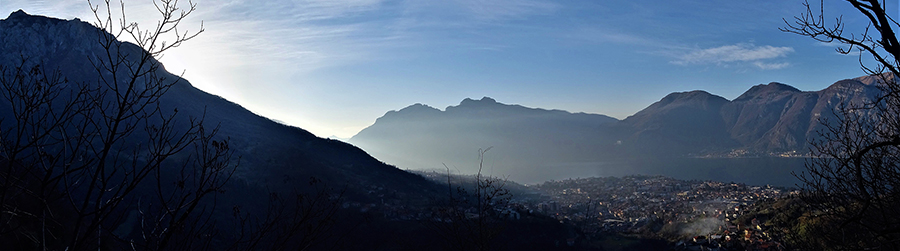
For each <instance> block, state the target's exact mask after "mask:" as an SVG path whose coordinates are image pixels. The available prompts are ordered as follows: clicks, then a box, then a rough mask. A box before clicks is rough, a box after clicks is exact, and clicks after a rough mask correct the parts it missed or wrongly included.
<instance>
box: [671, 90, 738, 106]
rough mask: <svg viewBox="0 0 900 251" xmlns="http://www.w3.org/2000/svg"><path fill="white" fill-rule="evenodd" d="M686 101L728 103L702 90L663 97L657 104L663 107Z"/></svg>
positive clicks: (674, 93) (675, 93)
mask: <svg viewBox="0 0 900 251" xmlns="http://www.w3.org/2000/svg"><path fill="white" fill-rule="evenodd" d="M688 101H704V102H708V101H718V102H720V103H721V102H728V99H725V98H723V97H721V96H718V95H714V94H711V93H709V92H706V91H702V90H695V91H687V92H673V93H670V94H669V95H666V96H665V97H663V98H662V99H661V100H660V101H659V102H657V103H658V104H660V105H665V104H669V103H682V102H688Z"/></svg>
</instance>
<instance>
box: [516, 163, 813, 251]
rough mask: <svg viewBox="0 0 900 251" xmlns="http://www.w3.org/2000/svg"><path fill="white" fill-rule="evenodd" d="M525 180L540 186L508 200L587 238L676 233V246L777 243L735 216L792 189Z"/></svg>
mask: <svg viewBox="0 0 900 251" xmlns="http://www.w3.org/2000/svg"><path fill="white" fill-rule="evenodd" d="M529 187H530V188H533V189H535V190H536V191H539V192H540V194H532V196H523V197H520V198H517V199H515V200H514V204H518V205H521V207H522V208H524V209H526V210H528V211H529V212H537V213H541V214H546V215H549V216H551V217H554V218H556V219H558V220H560V221H561V222H568V223H570V224H573V225H575V226H578V227H579V228H580V230H581V232H582V233H583V234H584V235H585V236H584V237H585V238H587V239H592V238H595V239H596V238H601V237H603V236H609V235H611V234H613V235H617V234H618V235H631V236H638V237H640V238H662V239H667V240H669V241H675V240H680V241H677V244H676V247H675V249H679V250H694V249H693V248H692V246H693V247H696V249H698V250H699V249H701V248H700V246H704V247H706V249H704V250H709V249H714V248H720V250H780V249H782V248H783V247H782V246H781V244H780V243H779V242H778V241H777V240H774V239H773V238H771V237H770V235H769V234H768V233H766V232H765V231H763V230H765V229H764V227H763V226H761V224H760V223H759V221H757V220H755V219H751V220H750V222H747V223H746V224H744V223H743V222H741V221H740V220H738V219H741V216H743V215H744V214H745V213H746V212H747V210H749V209H750V208H751V206H752V205H754V203H756V202H759V201H763V200H773V199H778V198H783V197H786V196H790V195H791V194H796V193H797V191H796V190H789V189H786V188H777V187H772V186H749V185H745V184H737V183H723V182H716V181H697V180H689V181H686V180H676V179H673V178H668V177H662V176H626V177H621V178H618V177H603V178H579V179H567V180H562V181H548V182H545V183H542V184H539V185H532V186H529ZM737 247H740V248H737Z"/></svg>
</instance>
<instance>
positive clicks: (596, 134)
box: [350, 76, 879, 181]
mask: <svg viewBox="0 0 900 251" xmlns="http://www.w3.org/2000/svg"><path fill="white" fill-rule="evenodd" d="M877 81H878V78H877V77H874V76H867V77H860V78H855V79H847V80H841V81H838V82H836V83H834V84H833V85H831V86H829V87H828V88H825V89H823V90H820V91H800V90H798V89H797V88H794V87H791V86H789V85H785V84H781V83H775V82H773V83H769V84H764V85H757V86H753V87H752V88H750V89H749V90H747V92H745V93H743V94H742V95H740V96H739V97H737V98H735V99H734V100H731V101H729V100H727V99H725V98H723V97H720V96H716V95H713V94H710V93H707V92H705V91H690V92H678V93H672V94H669V95H667V96H665V97H664V98H662V99H661V100H659V101H658V102H655V103H653V104H651V105H650V106H648V107H647V108H645V109H643V110H641V111H639V112H637V113H635V114H634V115H632V116H629V117H627V118H625V119H624V120H621V121H618V120H615V119H613V118H610V117H608V116H604V115H597V114H585V113H569V112H565V111H559V110H544V109H534V108H526V107H523V106H519V105H506V104H502V103H498V102H497V101H495V100H493V99H491V98H487V97H485V98H482V99H481V100H472V99H465V100H463V101H462V102H461V103H460V104H459V105H458V106H450V107H447V109H445V110H444V111H441V110H438V109H435V108H432V107H428V106H426V105H422V104H416V105H412V106H409V107H407V108H404V109H401V110H399V111H390V112H388V113H387V114H385V115H384V116H383V117H381V118H379V119H377V120H376V122H375V123H374V124H373V125H371V126H369V127H368V128H366V129H363V130H362V131H360V132H359V134H357V135H356V136H354V137H353V138H351V139H350V142H351V143H353V144H355V145H357V146H360V147H361V148H363V149H366V151H368V152H369V153H371V154H373V155H374V156H376V157H378V158H379V159H382V160H384V161H386V162H388V163H393V164H397V165H398V166H400V167H403V168H412V169H429V168H443V167H442V166H441V163H447V164H450V163H452V164H453V165H451V166H452V167H451V168H453V167H457V168H459V169H460V170H461V171H463V172H474V170H473V169H472V168H471V167H472V165H471V163H472V162H473V160H474V156H475V153H476V151H475V149H478V148H479V147H488V146H494V147H495V148H494V150H492V151H494V154H495V155H496V158H497V162H496V164H495V167H498V168H499V169H501V170H503V171H501V172H500V173H505V174H512V175H513V177H512V178H513V179H514V180H525V181H539V180H538V179H539V178H540V177H541V174H539V173H542V172H533V173H532V169H535V168H536V169H542V170H544V172H543V173H546V170H553V169H556V168H565V167H567V166H569V165H570V164H574V163H582V164H584V163H593V164H591V165H604V164H603V163H607V162H611V161H613V162H615V161H620V160H624V159H642V158H648V157H649V158H671V157H698V156H705V157H734V156H742V157H747V156H780V155H782V154H792V155H796V154H803V153H804V152H805V151H807V142H809V140H812V139H814V138H815V137H816V136H817V130H820V129H822V128H823V127H822V126H821V125H820V124H819V119H821V118H827V117H828V116H833V114H832V111H833V109H834V108H835V106H836V105H838V104H840V103H841V102H852V103H857V104H859V103H861V102H865V101H867V100H872V98H873V97H874V96H875V95H876V94H877V93H878V92H879V89H878V88H877V86H876V85H875V83H876V82H877ZM467 163H468V164H467ZM460 166H462V167H460ZM651 173H652V171H651ZM532 176H533V177H532Z"/></svg>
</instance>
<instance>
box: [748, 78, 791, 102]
mask: <svg viewBox="0 0 900 251" xmlns="http://www.w3.org/2000/svg"><path fill="white" fill-rule="evenodd" d="M797 92H803V91H801V90H800V89H797V88H795V87H793V86H790V85H786V84H782V83H778V82H771V83H768V84H759V85H755V86H753V87H751V88H750V89H749V90H747V91H746V92H744V93H743V94H741V96H738V97H737V98H735V99H734V100H735V101H739V100H748V99H753V98H756V97H766V96H772V95H773V94H777V93H797Z"/></svg>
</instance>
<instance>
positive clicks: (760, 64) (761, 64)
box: [753, 61, 791, 70]
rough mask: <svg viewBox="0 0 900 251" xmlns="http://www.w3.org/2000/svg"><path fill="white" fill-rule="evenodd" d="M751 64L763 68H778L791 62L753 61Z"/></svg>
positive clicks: (784, 66) (789, 64)
mask: <svg viewBox="0 0 900 251" xmlns="http://www.w3.org/2000/svg"><path fill="white" fill-rule="evenodd" d="M753 65H754V66H756V67H759V68H760V69H763V70H778V69H783V68H786V67H788V66H791V63H787V62H783V63H764V62H762V61H756V62H753Z"/></svg>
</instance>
